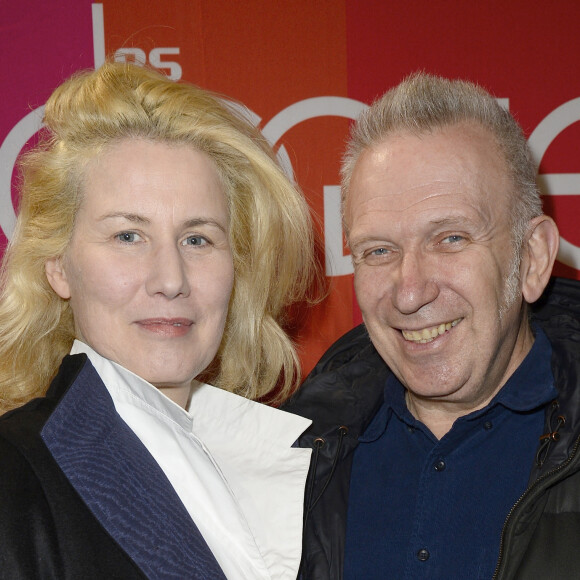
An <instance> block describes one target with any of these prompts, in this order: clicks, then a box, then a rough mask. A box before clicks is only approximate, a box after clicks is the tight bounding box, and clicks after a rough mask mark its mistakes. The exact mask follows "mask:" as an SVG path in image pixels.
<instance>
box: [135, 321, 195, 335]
mask: <svg viewBox="0 0 580 580" xmlns="http://www.w3.org/2000/svg"><path fill="white" fill-rule="evenodd" d="M137 325H139V326H140V327H141V328H143V329H144V330H147V331H148V332H152V333H154V334H157V335H160V336H167V337H180V336H185V335H186V334H187V333H188V332H189V329H190V328H191V326H192V325H193V321H192V320H190V319H188V318H148V319H145V320H138V321H137Z"/></svg>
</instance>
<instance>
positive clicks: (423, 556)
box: [417, 548, 431, 562]
mask: <svg viewBox="0 0 580 580" xmlns="http://www.w3.org/2000/svg"><path fill="white" fill-rule="evenodd" d="M430 555H431V554H429V550H426V549H425V548H421V549H420V550H419V551H418V552H417V558H418V559H419V560H421V562H426V561H427V560H428V559H429V556H430Z"/></svg>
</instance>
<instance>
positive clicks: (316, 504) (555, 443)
mask: <svg viewBox="0 0 580 580" xmlns="http://www.w3.org/2000/svg"><path fill="white" fill-rule="evenodd" d="M342 175H343V200H342V201H343V214H344V224H345V229H346V232H347V239H348V243H349V246H350V249H351V253H352V258H353V263H354V267H355V290H356V295H357V299H358V302H359V305H360V308H361V311H362V314H363V320H364V325H362V326H361V327H358V328H357V329H354V330H353V331H351V332H350V333H348V334H347V335H346V336H344V337H343V338H342V339H340V340H339V341H338V342H337V343H336V344H335V345H333V347H331V349H330V350H329V351H328V353H327V354H326V355H325V356H324V357H323V359H322V360H321V362H320V363H319V365H318V366H317V367H316V368H315V370H314V371H313V372H312V373H311V375H310V377H309V378H308V379H307V381H306V382H305V384H304V386H303V387H302V389H301V390H300V391H299V393H298V394H297V395H296V396H295V398H294V399H293V401H291V403H290V404H289V405H287V410H291V411H293V412H296V413H299V414H303V415H304V416H306V417H309V418H312V419H314V423H313V426H312V427H311V428H310V429H309V431H308V432H307V433H306V434H305V435H304V436H303V437H302V438H301V440H300V444H301V445H302V446H312V447H314V449H315V454H314V457H313V467H312V470H311V476H310V477H311V482H310V483H311V487H310V492H309V494H308V497H307V498H306V510H307V523H306V528H305V546H304V556H303V566H302V570H303V572H302V577H303V578H305V579H314V580H323V579H326V578H329V579H330V578H332V579H342V578H346V579H352V578H364V579H373V578H380V579H385V578H393V579H397V580H399V579H413V580H417V579H420V578H429V579H433V578H440V579H449V578H454V579H455V578H468V579H479V578H492V577H493V576H494V574H495V575H496V577H497V578H502V579H503V578H556V577H558V578H572V577H580V555H579V554H578V550H576V548H575V546H576V545H577V544H578V542H580V458H579V457H577V456H576V448H577V446H578V442H580V439H579V435H580V392H578V391H579V386H580V385H578V380H579V378H578V377H580V287H579V284H578V283H576V282H574V281H571V280H558V281H552V282H551V284H550V289H549V291H547V292H545V289H546V287H547V286H548V284H549V283H550V275H551V271H552V266H553V263H554V260H555V258H556V254H557V251H558V239H559V236H558V230H557V228H556V225H555V223H554V221H553V220H552V219H551V218H550V217H548V216H546V215H544V214H543V213H542V208H541V200H540V196H539V193H538V190H537V187H536V183H535V175H536V168H535V166H534V163H533V161H532V158H531V155H530V153H529V150H528V147H527V143H526V139H525V137H524V135H523V133H522V131H521V129H520V127H519V126H518V124H517V123H516V122H515V120H514V119H513V118H512V116H511V115H510V114H509V113H508V112H507V111H506V110H504V109H503V108H502V107H500V106H499V105H498V104H497V102H496V100H495V99H494V98H493V97H492V96H490V95H489V94H488V93H486V92H485V91H483V90H482V89H481V88H479V87H477V86H475V85H472V84H470V83H466V82H463V81H449V80H446V79H441V78H437V77H432V76H429V75H424V74H418V75H414V76H412V77H410V78H408V79H406V80H405V81H404V82H403V83H401V84H400V85H399V86H398V87H396V88H395V89H393V90H391V91H389V92H388V93H386V94H385V95H384V96H383V97H382V98H381V99H379V100H378V101H377V102H376V103H375V104H373V106H372V107H371V108H370V109H369V110H368V111H367V112H366V113H365V114H364V115H363V116H362V117H361V119H359V121H358V122H357V124H356V126H355V127H354V129H353V134H352V137H351V140H350V143H349V146H348V150H347V154H346V156H345V159H344V163H343V168H342ZM534 303H538V304H539V306H534V307H532V306H531V305H533V304H534ZM534 309H535V310H534ZM533 310H534V312H532V311H533Z"/></svg>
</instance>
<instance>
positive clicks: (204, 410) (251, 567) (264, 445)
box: [71, 340, 311, 580]
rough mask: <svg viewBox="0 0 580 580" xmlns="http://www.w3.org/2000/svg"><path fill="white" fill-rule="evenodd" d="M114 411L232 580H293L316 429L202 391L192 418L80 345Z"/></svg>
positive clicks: (197, 388)
mask: <svg viewBox="0 0 580 580" xmlns="http://www.w3.org/2000/svg"><path fill="white" fill-rule="evenodd" d="M78 353H86V354H87V356H88V358H89V360H90V361H91V363H92V365H93V366H94V367H95V369H96V371H97V373H98V374H99V376H100V377H101V379H102V381H103V382H104V384H105V386H106V387H107V390H108V391H109V393H110V395H111V397H112V399H113V402H114V405H115V409H116V410H117V412H118V413H119V415H120V416H121V418H122V419H123V421H125V423H127V425H128V426H129V427H130V428H131V429H132V430H133V431H134V433H135V434H136V435H137V437H139V439H140V440H141V442H142V443H143V444H144V445H145V447H146V448H147V450H148V451H149V452H150V453H151V455H152V456H153V457H154V459H155V460H156V461H157V463H158V464H159V466H160V467H161V469H162V470H163V471H164V473H165V475H166V476H167V478H168V479H169V481H170V482H171V485H172V486H173V487H174V489H175V491H176V493H177V494H178V496H179V497H180V499H181V501H182V502H183V504H184V505H185V507H186V509H187V511H188V512H189V514H190V516H191V517H192V519H193V520H194V522H195V524H196V525H197V527H198V529H199V531H200V532H201V534H202V535H203V537H204V539H205V541H206V542H207V544H208V546H209V547H210V549H211V551H212V552H213V554H214V556H215V558H216V560H217V561H218V563H219V564H220V566H221V568H222V570H223V571H224V574H225V575H226V576H227V578H228V579H229V580H261V579H281V580H282V579H289V580H290V579H292V580H294V579H295V578H296V576H297V574H298V566H299V564H300V555H301V547H302V513H303V501H304V486H305V482H306V475H307V473H308V467H309V463H310V450H309V449H300V448H293V447H291V446H292V444H293V443H294V441H296V439H297V438H298V437H299V435H301V434H302V432H303V431H304V430H305V429H306V428H307V427H308V426H309V425H310V424H311V421H310V420H309V419H304V418H302V417H298V416H296V415H292V414H290V413H286V412H284V411H280V410H278V409H274V408H272V407H267V406H265V405H262V404H260V403H256V402H254V401H250V400H248V399H245V398H243V397H239V396H237V395H234V394H232V393H228V392H226V391H223V390H221V389H217V388H215V387H212V386H210V385H206V384H202V383H196V384H195V385H194V387H193V391H192V395H191V400H190V404H189V408H188V410H187V411H186V410H184V409H182V408H181V407H180V406H179V405H177V404H176V403H174V402H173V401H171V400H170V399H169V398H167V397H166V396H165V395H164V394H163V393H161V392H160V391H159V390H158V389H157V388H156V387H154V386H153V385H151V384H150V383H148V382H147V381H145V380H143V379H141V378H140V377H138V376H137V375H135V374H134V373H132V372H130V371H129V370H127V369H125V368H123V367H122V366H120V365H118V364H116V363H114V362H112V361H110V360H108V359H106V358H104V357H102V356H100V355H99V354H97V353H96V352H95V351H94V350H93V349H91V348H90V347H89V346H87V345H86V344H84V343H82V342H80V341H78V340H76V341H75V342H74V344H73V347H72V350H71V354H78Z"/></svg>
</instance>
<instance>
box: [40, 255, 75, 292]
mask: <svg viewBox="0 0 580 580" xmlns="http://www.w3.org/2000/svg"><path fill="white" fill-rule="evenodd" d="M44 271H45V272H46V278H47V280H48V283H49V284H50V285H51V286H52V289H53V290H54V291H55V292H56V293H57V294H58V295H59V296H60V297H61V298H63V299H64V300H68V299H69V298H70V287H69V284H68V280H67V277H66V272H65V270H64V267H63V264H62V258H61V257H58V258H49V259H48V260H47V261H46V263H45V264H44Z"/></svg>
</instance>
